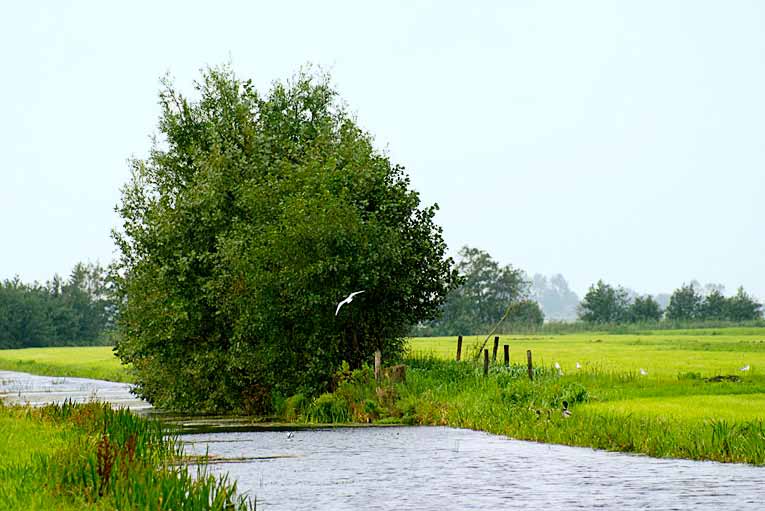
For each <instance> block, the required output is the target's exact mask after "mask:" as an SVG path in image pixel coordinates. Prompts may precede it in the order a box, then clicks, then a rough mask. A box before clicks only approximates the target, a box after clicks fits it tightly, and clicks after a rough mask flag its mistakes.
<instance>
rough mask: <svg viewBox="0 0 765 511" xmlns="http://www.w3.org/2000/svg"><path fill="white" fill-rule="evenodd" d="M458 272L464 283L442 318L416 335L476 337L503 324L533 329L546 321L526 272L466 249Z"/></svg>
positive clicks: (447, 303) (449, 298)
mask: <svg viewBox="0 0 765 511" xmlns="http://www.w3.org/2000/svg"><path fill="white" fill-rule="evenodd" d="M458 255H459V257H458V261H457V264H456V266H455V267H456V269H457V271H458V272H459V275H460V277H461V284H460V285H459V286H458V287H457V288H455V289H454V290H452V291H451V292H450V293H449V294H447V296H446V301H445V302H444V304H443V305H442V306H441V315H440V317H438V318H437V319H435V320H432V321H430V322H427V323H423V324H421V325H419V326H418V327H417V328H416V330H415V334H417V335H456V334H474V333H479V332H485V331H488V330H490V329H491V328H492V327H493V326H494V325H496V324H497V323H498V322H499V321H500V319H502V318H503V317H504V322H503V324H506V325H508V326H510V325H516V326H517V325H523V326H525V327H532V326H538V325H541V324H542V323H543V322H544V314H543V313H542V309H541V308H540V306H539V304H538V303H537V302H536V301H534V300H533V299H531V294H530V291H531V281H530V280H529V279H528V277H527V276H526V274H525V273H524V272H523V270H520V269H518V268H514V267H513V266H512V265H506V266H501V265H500V264H499V263H498V262H497V261H495V260H494V259H492V257H491V256H490V255H489V254H488V253H487V252H485V251H483V250H479V249H477V248H471V247H467V246H465V247H463V248H462V249H461V250H460V251H459V254H458Z"/></svg>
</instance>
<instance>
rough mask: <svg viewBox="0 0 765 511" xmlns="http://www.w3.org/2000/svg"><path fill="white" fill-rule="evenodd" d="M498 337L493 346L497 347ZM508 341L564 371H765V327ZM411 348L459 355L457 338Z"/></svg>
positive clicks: (668, 374)
mask: <svg viewBox="0 0 765 511" xmlns="http://www.w3.org/2000/svg"><path fill="white" fill-rule="evenodd" d="M484 338H485V337H483V336H470V337H465V338H464V340H463V348H462V349H463V359H464V358H465V357H466V355H467V356H469V355H470V353H471V349H472V348H473V346H475V344H476V343H477V342H479V341H480V342H483V340H484ZM492 343H493V339H490V340H489V343H487V347H488V348H489V349H491V348H492ZM502 344H509V345H510V360H511V362H513V363H521V362H522V363H525V361H526V350H531V351H532V354H533V358H534V362H535V363H536V364H540V365H553V364H554V363H555V362H558V363H559V364H560V366H561V369H562V370H563V372H564V373H574V372H576V371H577V369H576V363H577V362H579V364H580V365H581V366H582V370H590V371H592V370H595V371H598V372H618V373H629V372H635V373H637V372H638V371H639V370H640V369H641V368H642V369H644V370H646V371H647V372H648V376H649V377H658V378H661V379H666V378H670V379H676V378H677V376H678V374H685V373H700V375H701V376H714V375H717V374H738V375H740V374H741V372H740V371H739V369H740V368H741V367H744V366H745V365H749V366H750V371H749V372H748V373H747V374H748V375H760V374H761V375H765V328H727V329H699V330H672V331H650V330H649V331H645V332H641V333H639V334H624V335H618V334H606V333H598V332H588V333H576V334H562V335H548V336H501V337H500V350H499V355H498V357H501V356H502ZM409 347H410V351H411V353H413V354H417V355H426V354H432V355H435V356H437V357H440V358H445V359H453V358H454V356H455V353H456V347H457V338H456V337H420V338H414V339H411V341H410V345H409Z"/></svg>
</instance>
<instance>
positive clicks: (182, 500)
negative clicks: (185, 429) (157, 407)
mask: <svg viewBox="0 0 765 511" xmlns="http://www.w3.org/2000/svg"><path fill="white" fill-rule="evenodd" d="M0 413H2V414H3V415H4V416H5V417H16V418H17V419H19V420H25V421H27V422H30V423H39V424H44V425H47V426H48V427H49V428H51V429H58V430H60V431H61V432H63V433H65V434H66V438H67V441H66V443H64V444H62V445H61V446H60V448H58V449H56V450H55V451H54V452H52V453H51V452H38V453H35V454H33V455H32V456H31V457H30V458H29V459H28V460H27V461H26V462H17V463H11V464H7V465H3V464H2V463H0V475H3V477H8V478H10V479H9V480H14V479H15V480H16V483H17V485H20V486H22V487H23V488H22V491H18V489H17V490H15V491H13V490H12V489H9V487H8V486H7V485H0V488H4V489H3V490H0V496H4V497H5V500H6V501H7V502H8V507H7V509H27V508H28V507H27V505H28V497H29V496H30V495H35V494H37V497H36V498H37V499H38V500H40V499H42V500H43V501H44V500H45V499H48V500H47V501H48V502H50V503H54V504H53V507H55V508H63V509H66V508H67V506H69V507H72V508H77V506H88V507H91V506H93V507H96V508H98V509H114V510H120V511H121V510H139V509H140V510H143V509H151V510H184V511H196V510H221V511H223V510H228V511H246V510H251V509H254V508H255V503H254V502H253V501H251V500H249V499H247V498H246V497H245V496H239V495H237V490H236V484H235V483H232V482H230V481H229V480H228V479H227V478H226V477H225V476H219V477H215V476H213V475H211V474H209V473H207V471H206V469H205V467H204V465H203V464H202V465H199V466H198V468H197V469H196V470H193V469H191V468H190V467H188V466H187V465H186V464H184V463H183V451H182V448H181V444H180V442H179V441H178V440H177V438H176V437H175V436H174V435H173V434H172V432H169V431H167V430H166V429H165V428H164V426H162V425H161V424H160V423H158V422H156V421H152V420H148V419H145V418H141V417H138V416H136V415H134V414H132V413H130V412H129V411H127V410H112V409H111V408H110V407H109V406H108V405H106V404H97V403H89V404H84V405H77V404H72V403H69V402H66V403H64V404H61V405H50V406H46V407H44V408H40V409H32V408H23V407H15V408H3V409H0ZM39 494H43V495H44V497H42V496H40V495H39Z"/></svg>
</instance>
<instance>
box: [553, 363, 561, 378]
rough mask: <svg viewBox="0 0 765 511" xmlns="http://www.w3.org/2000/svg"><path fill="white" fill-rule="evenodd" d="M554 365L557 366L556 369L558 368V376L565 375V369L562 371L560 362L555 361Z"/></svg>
mask: <svg viewBox="0 0 765 511" xmlns="http://www.w3.org/2000/svg"><path fill="white" fill-rule="evenodd" d="M553 367H555V369H557V370H558V376H563V371H561V369H560V364H559V363H557V362H555V364H553Z"/></svg>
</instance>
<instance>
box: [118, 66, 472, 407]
mask: <svg viewBox="0 0 765 511" xmlns="http://www.w3.org/2000/svg"><path fill="white" fill-rule="evenodd" d="M195 88H196V92H197V93H198V96H199V97H198V99H194V100H192V99H189V98H187V97H185V96H183V95H182V94H180V93H179V92H178V91H176V90H175V88H174V87H173V85H172V84H171V83H165V87H164V89H163V91H162V92H161V94H160V104H161V107H162V115H161V118H160V122H159V131H160V137H159V138H158V140H157V142H156V143H155V145H154V146H153V148H152V150H151V153H150V156H149V157H148V158H147V159H145V160H136V161H134V162H133V163H132V179H131V180H130V182H129V183H128V184H127V185H126V186H125V188H124V190H123V196H122V201H121V203H120V205H119V206H118V211H119V213H120V215H121V216H122V218H123V220H124V223H123V229H122V231H121V232H119V233H115V238H116V241H117V244H118V246H119V249H120V258H119V260H118V262H117V263H116V264H115V275H116V279H117V282H118V288H119V290H120V293H121V311H120V324H121V332H122V337H121V339H120V341H119V342H118V345H117V352H118V355H119V356H120V358H121V359H122V360H123V361H125V362H130V363H132V365H133V368H134V370H135V372H136V378H137V383H138V387H137V388H138V392H139V394H140V395H141V396H143V397H145V398H147V399H149V400H150V401H152V402H154V403H156V404H159V405H161V406H166V407H171V408H176V409H194V410H242V411H253V412H262V411H266V410H267V409H268V408H269V406H270V403H271V398H272V396H273V395H274V394H282V395H286V394H290V393H295V392H308V393H311V392H316V391H319V390H322V389H323V388H325V386H326V384H327V382H328V380H329V378H330V375H331V373H332V372H333V371H334V370H335V369H336V368H337V367H338V366H339V365H340V363H341V362H342V361H343V360H345V361H348V362H349V363H350V365H351V366H352V367H354V366H359V365H360V364H362V363H363V362H365V361H369V360H370V357H371V356H372V354H373V352H374V351H375V350H376V349H381V350H382V351H383V352H384V354H387V355H388V356H394V355H397V354H399V353H400V352H401V351H402V349H403V342H404V341H403V336H404V335H405V334H406V332H407V331H408V329H409V328H410V327H411V325H413V324H415V323H417V322H418V321H422V320H425V319H429V318H431V317H433V316H434V315H435V314H436V313H437V312H438V310H439V306H440V305H441V303H442V301H443V299H444V297H445V296H446V294H447V292H448V291H449V290H450V289H451V288H452V287H453V286H454V284H455V282H456V280H457V274H456V272H455V271H454V270H453V269H452V262H451V260H450V259H448V258H446V257H445V250H446V247H445V244H444V241H443V239H442V234H441V229H440V228H439V227H438V226H437V225H436V224H435V223H434V221H433V217H434V214H435V211H436V207H435V206H431V207H422V206H421V205H420V200H419V196H418V194H417V193H416V192H414V191H413V190H412V189H411V188H410V184H409V179H408V177H407V176H406V174H405V173H404V169H403V167H401V166H399V165H396V164H394V163H392V162H391V161H390V159H389V158H388V157H387V156H386V155H385V154H383V153H380V152H379V151H377V150H375V149H374V148H373V145H372V139H371V137H370V135H368V134H367V133H365V132H364V131H362V130H361V129H360V128H359V127H358V126H357V124H356V123H355V122H354V120H353V118H352V117H351V116H349V115H348V114H347V113H346V112H345V110H344V109H343V108H342V107H341V105H340V103H339V101H338V99H337V95H336V93H335V91H334V90H333V89H332V88H331V87H330V86H329V85H328V81H327V79H326V77H322V76H315V75H310V74H300V75H299V76H297V77H296V78H295V79H294V80H293V81H291V82H290V83H286V84H284V83H278V84H275V85H274V86H273V88H272V89H271V90H270V91H269V92H268V93H266V94H259V93H258V92H257V91H256V90H255V88H254V87H253V86H252V84H251V83H250V82H249V81H241V80H239V79H238V78H237V77H236V76H235V75H234V74H233V72H232V71H231V70H229V69H227V68H223V69H209V70H207V71H205V72H203V75H202V78H201V80H200V81H199V82H198V83H197V84H196V85H195ZM360 290H363V291H364V293H362V294H360V295H357V296H356V298H355V299H354V300H353V302H352V303H351V304H349V305H346V306H344V307H343V308H341V309H340V310H339V312H337V314H336V306H337V304H338V302H340V300H342V299H343V298H345V297H346V296H347V295H348V294H349V293H350V292H353V291H360Z"/></svg>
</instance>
